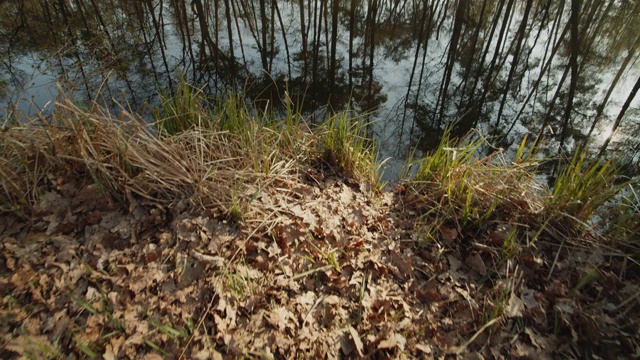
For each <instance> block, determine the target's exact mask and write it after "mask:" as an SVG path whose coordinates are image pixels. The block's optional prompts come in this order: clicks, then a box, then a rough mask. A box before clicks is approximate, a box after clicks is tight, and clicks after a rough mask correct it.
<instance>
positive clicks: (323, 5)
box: [0, 0, 640, 173]
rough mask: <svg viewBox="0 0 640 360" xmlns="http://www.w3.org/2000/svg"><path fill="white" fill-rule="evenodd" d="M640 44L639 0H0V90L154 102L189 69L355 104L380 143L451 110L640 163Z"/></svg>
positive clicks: (395, 147)
mask: <svg viewBox="0 0 640 360" xmlns="http://www.w3.org/2000/svg"><path fill="white" fill-rule="evenodd" d="M639 46H640V2H639V1H628V0H627V1H613V0H608V1H605V0H602V1H599V0H591V1H587V0H547V1H544V0H520V1H514V0H495V1H489V0H449V1H427V0H424V1H421V0H412V1H401V0H395V1H381V0H367V1H357V0H349V1H338V0H318V1H315V2H314V1H303V0H300V1H276V0H217V1H206V0H193V1H178V0H111V1H107V0H100V1H99V0H55V1H54V0H5V1H3V2H2V3H0V49H1V59H2V68H3V71H2V72H0V96H1V98H2V105H3V106H2V108H3V110H2V113H3V115H4V116H3V118H7V117H8V116H12V117H17V118H19V117H21V116H24V115H32V114H34V113H36V112H42V113H43V114H44V115H46V113H47V112H48V111H50V110H51V108H52V106H53V105H52V102H51V101H52V100H54V99H55V97H56V96H57V95H58V87H59V88H61V89H63V90H64V91H65V92H66V93H67V94H72V95H73V96H74V97H75V98H76V100H78V101H82V102H84V103H87V102H89V101H98V102H110V101H111V100H116V101H118V102H119V103H121V104H122V103H127V104H129V106H130V107H131V108H132V109H134V110H138V111H140V112H142V113H146V112H148V109H149V108H150V106H153V105H154V104H157V102H158V97H157V94H158V92H159V91H160V92H161V93H163V94H167V95H169V94H172V93H174V92H175V91H176V86H177V83H178V81H179V79H181V78H183V79H186V81H188V82H189V83H191V84H193V85H194V86H196V87H198V88H201V89H202V90H203V91H204V92H205V93H206V94H207V95H209V96H211V97H215V96H220V95H222V94H225V93H226V92H228V91H229V90H240V91H242V92H244V93H245V94H246V96H247V101H248V102H251V103H252V104H253V105H254V106H256V108H258V109H263V110H276V111H277V110H278V109H279V107H280V106H281V105H282V103H283V99H285V92H286V93H287V96H288V97H289V98H290V99H291V100H292V101H293V103H294V104H296V106H298V108H299V109H300V110H302V111H304V113H305V114H306V115H307V119H308V121H310V122H313V121H319V120H321V118H322V117H324V116H326V114H327V113H328V112H330V111H333V110H340V109H343V108H345V107H347V106H349V107H351V108H353V109H355V110H357V111H359V112H361V113H365V114H368V115H367V118H368V120H370V121H371V122H372V125H371V126H370V131H371V133H372V135H374V136H375V138H376V139H377V140H378V143H379V145H380V148H381V154H382V156H385V157H387V156H392V157H394V158H396V159H402V158H404V157H405V156H406V155H407V153H408V152H409V151H411V150H412V149H416V148H417V149H418V150H419V151H427V150H429V149H430V148H432V147H433V146H434V145H435V144H437V142H438V137H439V136H440V134H441V133H442V131H443V129H444V128H445V126H447V125H448V124H455V125H453V131H454V132H455V133H457V134H463V133H465V132H467V131H468V130H469V129H471V128H476V129H479V131H480V133H482V134H484V135H487V136H491V141H492V143H493V144H494V146H495V147H496V148H497V147H503V148H509V146H510V145H511V144H513V143H515V144H517V143H518V142H519V141H520V139H522V136H523V135H524V134H526V133H530V134H532V135H538V134H542V135H544V142H543V144H542V146H543V147H544V151H545V154H547V155H556V154H561V153H568V152H571V151H573V150H574V149H575V148H576V147H577V146H585V147H587V148H588V149H590V151H591V152H592V154H593V156H605V157H614V158H616V159H617V160H618V161H619V163H620V164H621V165H622V166H623V168H624V169H625V170H626V171H628V172H630V173H637V172H638V158H639V157H640V155H639V154H640V140H639V139H638V136H637V134H640V132H639V129H638V128H639V126H640V111H639V110H638V107H639V105H640V95H638V96H636V93H637V92H638V87H639V86H640V66H638V57H639V55H640V52H638V47H639ZM56 84H57V85H56ZM512 147H513V146H512Z"/></svg>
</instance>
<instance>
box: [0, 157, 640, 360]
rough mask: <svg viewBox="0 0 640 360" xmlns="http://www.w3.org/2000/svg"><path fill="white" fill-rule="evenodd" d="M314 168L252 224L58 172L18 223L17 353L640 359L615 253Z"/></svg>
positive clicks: (3, 222)
mask: <svg viewBox="0 0 640 360" xmlns="http://www.w3.org/2000/svg"><path fill="white" fill-rule="evenodd" d="M66 171H67V172H68V171H72V170H69V169H67V170H66ZM305 171H306V173H305V172H300V173H298V174H296V175H291V174H289V175H287V177H286V178H284V179H279V180H278V181H272V182H270V183H269V184H268V185H265V186H263V185H260V186H259V191H258V190H257V189H255V188H252V187H251V186H248V187H247V188H246V189H245V190H247V191H246V192H244V193H243V194H244V196H246V197H249V198H250V199H251V201H247V202H240V203H239V205H238V206H239V209H240V210H239V212H240V213H241V215H242V220H241V221H234V220H233V219H231V217H230V216H229V215H230V212H229V210H228V209H223V208H220V207H219V206H217V205H216V202H215V201H213V202H211V203H206V204H202V203H200V204H194V203H192V202H191V201H190V199H189V197H188V196H183V197H182V198H181V200H180V201H178V202H167V201H158V202H155V201H153V199H152V198H151V197H145V196H142V195H141V192H138V191H133V192H127V193H126V194H124V196H122V197H121V198H113V197H112V196H111V195H109V194H110V193H109V192H104V191H103V190H101V189H100V188H99V187H98V186H96V185H95V183H93V182H91V176H90V174H83V175H84V176H71V175H70V173H67V174H63V175H61V176H60V174H51V175H50V176H49V177H48V178H49V180H48V182H49V186H47V187H45V188H46V190H45V191H42V193H41V194H40V196H39V198H38V202H37V205H36V206H35V208H34V212H33V214H32V216H30V217H28V218H24V217H23V218H20V217H18V216H14V215H11V214H9V215H6V216H3V217H2V218H0V247H1V250H2V251H1V256H0V296H1V297H2V306H1V307H0V335H1V337H0V357H2V358H65V359H73V358H100V357H102V358H104V359H121V358H144V359H155V358H168V359H179V358H185V359H190V358H194V359H223V358H238V357H243V358H278V359H302V358H314V359H315V358H345V359H346V358H380V359H387V358H401V359H402V358H439V359H441V358H456V357H461V358H480V359H482V358H485V359H488V358H518V359H537V358H559V357H563V358H564V357H569V358H584V357H591V358H637V357H639V356H640V335H639V329H638V326H639V325H638V324H640V316H639V315H638V314H639V312H638V307H639V306H640V305H639V299H638V298H639V296H638V294H640V287H639V286H638V274H637V273H631V272H630V273H625V269H626V268H624V267H623V266H621V265H620V263H619V262H618V261H614V260H612V259H613V258H612V257H610V256H608V255H607V253H606V251H605V250H600V249H594V248H589V247H584V246H580V244H579V242H575V243H571V244H569V243H566V244H565V242H559V241H557V240H556V239H554V238H553V236H548V237H541V238H540V239H538V241H537V242H536V243H535V246H526V244H525V243H526V241H524V240H523V241H520V242H514V241H513V240H512V239H511V238H510V237H509V235H508V234H509V230H508V228H507V227H501V225H503V224H497V225H496V226H489V227H487V228H484V229H477V228H470V227H468V226H467V227H464V226H461V225H460V224H457V223H455V222H446V223H442V222H439V219H433V218H430V217H429V214H428V212H425V211H423V209H421V208H420V206H421V205H420V202H422V203H424V202H425V201H426V200H425V199H426V198H427V197H428V195H424V196H423V195H420V196H419V197H416V195H415V194H413V193H408V192H406V191H404V190H396V191H388V192H382V193H376V192H373V191H371V190H370V187H367V186H359V185H354V184H353V180H349V179H345V178H344V177H342V176H340V175H339V174H338V175H336V174H335V173H323V172H321V171H319V170H313V169H306V170H305ZM54 175H55V176H54ZM76 175H77V174H76ZM145 176H150V175H148V174H146V175H145ZM256 184H257V182H256ZM254 187H258V186H257V185H255V186H254ZM397 188H398V189H404V188H405V185H404V184H398V185H397ZM214 195H215V194H214ZM416 198H417V199H418V200H419V201H418V202H416V200H415V199H416ZM416 204H418V205H416ZM523 211H524V210H523ZM434 223H439V224H440V225H441V226H439V227H438V228H437V231H435V232H433V231H431V230H430V229H432V227H431V226H432V225H433V224H434ZM498 225H500V226H498ZM514 248H515V249H514ZM505 253H507V254H516V255H515V256H505V255H504V254H505Z"/></svg>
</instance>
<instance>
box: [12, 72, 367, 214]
mask: <svg viewBox="0 0 640 360" xmlns="http://www.w3.org/2000/svg"><path fill="white" fill-rule="evenodd" d="M211 104H217V106H212V105H211ZM154 116H155V122H153V123H147V122H146V121H145V120H144V119H142V118H140V117H139V116H138V115H135V114H131V113H130V112H127V111H124V109H123V110H122V111H121V112H120V113H119V114H118V115H117V116H115V115H114V114H111V113H110V112H109V110H107V109H105V108H100V107H91V108H90V109H88V110H85V109H82V108H81V107H79V106H77V105H76V104H74V103H73V102H71V101H69V100H68V99H64V98H63V99H61V100H60V101H58V102H57V103H56V105H55V111H54V113H53V114H52V121H51V125H49V124H43V123H41V122H39V121H38V119H33V121H32V122H31V123H29V124H24V125H16V126H11V127H8V128H7V129H6V130H5V131H4V133H3V134H2V137H1V138H0V146H2V148H3V152H2V154H1V155H0V176H1V177H2V193H0V202H1V205H0V206H1V208H0V211H10V212H14V213H20V212H24V211H27V210H28V208H29V206H30V205H32V204H34V203H36V202H37V199H38V197H39V195H40V194H41V192H42V191H46V189H47V188H48V187H50V186H51V183H50V179H49V177H50V176H53V175H52V174H56V176H57V174H60V173H65V172H66V173H67V174H68V175H69V177H70V178H76V177H77V176H73V174H74V173H75V174H77V173H85V174H87V175H88V176H87V177H88V178H90V179H91V181H92V182H94V183H96V184H97V185H98V187H99V188H100V189H101V190H102V191H104V192H108V193H110V194H111V195H113V196H115V197H118V198H124V196H125V195H124V194H134V195H136V196H139V197H142V198H145V199H148V200H151V201H155V202H158V203H161V204H169V205H170V204H175V203H178V202H180V201H188V202H190V203H192V204H194V205H196V206H200V207H212V206H214V207H220V208H221V209H222V210H223V212H225V213H227V214H229V217H230V218H234V219H237V218H239V217H240V215H247V214H248V213H250V211H251V209H252V208H251V207H250V206H248V205H249V204H250V203H251V201H252V200H253V199H255V198H256V197H257V196H258V195H259V193H261V192H262V191H264V190H265V189H266V188H268V187H269V186H271V185H272V184H273V183H274V182H276V180H277V182H278V183H279V184H280V185H282V184H283V183H287V182H293V181H297V180H296V177H297V174H298V173H299V172H300V171H306V170H305V169H306V168H308V167H310V166H315V164H317V163H318V159H321V158H326V157H327V156H326V154H327V152H332V153H333V154H335V159H334V160H335V161H334V162H333V163H332V164H331V166H334V167H335V168H336V169H340V170H341V171H343V172H344V173H345V174H347V175H348V176H353V177H356V178H357V179H358V181H363V182H367V181H376V180H377V177H376V176H375V174H376V171H377V167H378V164H377V163H376V162H375V157H374V155H373V151H372V148H371V147H368V145H367V144H368V140H365V139H364V137H362V133H361V128H360V127H358V126H352V125H348V126H346V127H344V126H343V125H340V124H341V122H343V123H344V124H346V123H349V124H357V122H355V121H353V120H351V119H350V117H351V114H350V113H343V114H338V115H336V117H334V118H332V119H329V120H328V121H327V122H326V123H325V124H322V125H320V126H319V128H317V129H313V130H310V129H309V127H308V126H307V125H306V124H303V123H301V122H300V121H298V120H299V119H300V118H301V116H300V115H299V114H296V113H293V112H291V111H288V112H287V113H286V114H285V118H284V119H275V120H273V119H271V120H268V119H267V118H265V117H264V116H260V114H259V113H258V112H257V111H255V110H253V109H251V108H249V107H248V105H247V104H246V103H245V101H244V99H242V98H241V97H240V96H239V95H229V96H227V97H223V98H221V99H219V100H217V102H209V101H208V100H207V99H205V98H204V95H203V93H202V91H201V90H200V89H196V88H194V87H192V86H190V85H188V84H181V85H180V86H178V88H177V91H176V95H175V97H173V98H163V100H162V104H161V106H160V108H159V109H157V110H156V111H154Z"/></svg>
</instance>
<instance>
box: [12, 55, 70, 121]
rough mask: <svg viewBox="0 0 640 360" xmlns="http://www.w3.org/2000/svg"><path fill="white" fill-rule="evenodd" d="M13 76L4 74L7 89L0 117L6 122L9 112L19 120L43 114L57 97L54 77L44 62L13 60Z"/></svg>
mask: <svg viewBox="0 0 640 360" xmlns="http://www.w3.org/2000/svg"><path fill="white" fill-rule="evenodd" d="M12 66H13V67H12V74H13V76H11V75H9V74H6V75H5V76H6V77H7V81H8V82H9V89H8V91H7V94H6V96H5V97H4V98H2V99H1V101H2V105H1V106H0V116H1V117H2V119H5V118H6V117H7V115H8V114H9V113H10V112H13V113H14V115H15V114H16V113H17V115H19V118H20V119H23V118H24V117H25V116H28V117H30V116H33V115H35V114H37V113H41V114H43V115H46V114H47V113H48V112H50V111H51V110H52V108H53V101H54V100H55V99H56V97H57V96H58V94H59V93H58V89H57V88H56V76H54V75H51V74H50V72H49V70H48V69H47V66H46V64H45V63H43V62H40V61H38V60H37V59H35V58H33V57H29V56H21V57H18V58H15V59H12ZM39 67H40V68H39Z"/></svg>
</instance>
